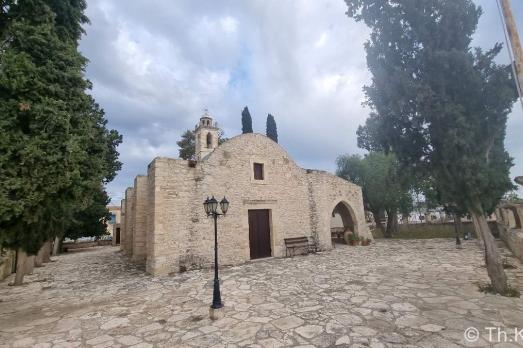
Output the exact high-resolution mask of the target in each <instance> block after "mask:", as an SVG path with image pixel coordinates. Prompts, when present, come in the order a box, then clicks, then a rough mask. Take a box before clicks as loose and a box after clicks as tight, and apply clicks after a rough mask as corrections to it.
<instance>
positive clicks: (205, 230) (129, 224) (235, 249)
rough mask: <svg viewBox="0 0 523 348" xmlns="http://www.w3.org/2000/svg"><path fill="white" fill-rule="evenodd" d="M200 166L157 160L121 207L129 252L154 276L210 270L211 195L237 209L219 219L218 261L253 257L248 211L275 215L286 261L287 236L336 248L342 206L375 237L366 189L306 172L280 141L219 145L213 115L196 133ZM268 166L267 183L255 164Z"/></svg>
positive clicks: (249, 139) (272, 225) (275, 242)
mask: <svg viewBox="0 0 523 348" xmlns="http://www.w3.org/2000/svg"><path fill="white" fill-rule="evenodd" d="M196 139H197V141H196V154H198V157H197V159H198V160H197V161H193V160H191V161H187V160H182V159H173V158H166V157H157V158H155V159H154V160H153V161H152V162H151V163H150V164H149V166H148V168H147V175H146V176H138V177H137V178H136V180H135V182H134V187H132V188H128V189H127V190H126V192H125V202H122V214H123V216H124V218H123V220H124V221H125V222H124V223H123V224H122V233H121V235H122V237H121V238H122V243H121V248H122V249H123V251H124V252H125V253H126V254H128V255H129V256H131V257H132V259H133V260H135V261H145V263H146V270H147V271H148V272H149V273H152V274H155V275H162V274H169V273H173V272H179V271H183V270H186V269H193V268H201V267H206V266H210V265H211V264H212V258H213V248H214V234H213V231H214V230H213V222H212V219H209V218H208V217H207V216H206V215H205V212H204V209H203V205H202V203H203V201H204V200H205V199H206V197H208V196H209V197H210V196H212V195H214V196H215V197H216V199H218V200H220V199H221V198H222V197H224V196H226V197H227V199H228V200H229V202H230V207H229V211H228V213H227V215H226V216H225V217H220V219H219V221H218V234H219V237H218V242H219V245H220V249H219V250H220V255H219V261H220V263H221V264H224V265H227V264H229V265H233V264H241V263H243V262H245V261H248V260H250V244H249V243H250V240H249V238H250V237H249V229H250V226H249V219H248V213H249V210H257V209H266V210H268V211H269V222H268V224H269V229H270V233H269V235H270V250H271V255H270V256H273V257H282V256H285V243H284V238H290V237H302V236H306V237H310V238H312V240H315V241H316V242H317V244H318V246H319V247H320V249H323V250H326V249H330V248H332V242H331V233H330V224H331V219H332V216H333V210H334V209H335V207H336V206H337V205H338V204H339V203H342V205H343V206H344V207H345V208H346V211H347V212H348V213H347V214H349V215H350V216H349V217H348V220H350V221H351V224H350V225H349V226H348V228H350V229H351V230H354V231H355V232H357V233H358V234H359V235H360V236H363V237H368V238H372V236H371V234H370V233H369V231H368V228H367V226H366V224H365V217H364V211H363V201H362V195H361V188H360V187H359V186H357V185H354V184H352V183H350V182H348V181H346V180H344V179H341V178H339V177H336V176H334V175H332V174H330V173H327V172H324V171H319V170H310V169H303V168H300V167H299V166H298V165H296V163H295V162H294V161H293V160H292V158H290V156H289V154H288V153H287V152H286V151H285V150H284V149H283V148H282V147H281V146H280V145H278V144H277V143H275V142H274V141H272V140H271V139H269V138H267V137H266V136H264V135H261V134H242V135H239V136H236V137H234V138H232V139H229V140H228V141H227V142H225V143H223V144H222V145H220V146H218V140H217V139H218V128H216V126H215V124H214V123H213V122H212V119H211V118H210V117H209V116H208V115H207V114H206V115H204V116H203V117H202V118H201V119H200V124H199V125H198V126H197V128H196ZM255 163H256V164H261V165H263V179H262V180H259V179H256V178H255V175H254V171H253V166H254V164H255Z"/></svg>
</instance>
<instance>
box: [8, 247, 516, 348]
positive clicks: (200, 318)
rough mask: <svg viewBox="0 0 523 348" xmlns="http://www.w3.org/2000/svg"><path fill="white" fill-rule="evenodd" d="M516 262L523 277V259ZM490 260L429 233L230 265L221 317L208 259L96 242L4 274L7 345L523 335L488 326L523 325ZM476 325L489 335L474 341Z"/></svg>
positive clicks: (423, 342)
mask: <svg viewBox="0 0 523 348" xmlns="http://www.w3.org/2000/svg"><path fill="white" fill-rule="evenodd" d="M509 262H510V263H511V264H513V265H515V266H516V267H517V268H516V269H512V270H507V272H508V274H509V277H510V279H511V282H512V283H513V284H514V285H516V286H517V287H519V288H520V289H523V287H522V284H523V272H522V271H523V266H522V265H521V264H520V263H518V262H517V261H516V259H513V258H509ZM482 264H483V263H482V254H481V252H480V251H479V250H478V249H477V247H476V246H475V244H474V243H473V242H468V244H466V245H465V248H464V249H463V250H456V249H455V247H454V245H453V242H452V241H451V240H427V241H379V242H377V243H376V244H373V245H371V246H369V247H349V246H344V245H338V247H337V248H336V249H335V250H333V251H331V252H325V253H320V254H316V255H309V256H302V257H295V258H293V259H268V260H263V261H258V262H252V263H248V264H245V265H241V266H237V267H227V268H224V269H223V270H222V272H221V279H222V283H223V285H222V297H223V299H224V302H225V306H226V307H225V317H224V318H223V319H220V320H217V321H214V322H213V321H211V320H210V319H208V307H209V304H210V301H211V298H212V272H211V270H204V271H189V272H186V273H183V274H180V275H175V276H170V277H164V278H154V277H152V276H149V275H147V274H145V273H144V271H143V269H142V268H139V267H136V266H134V265H132V264H130V263H129V262H128V261H127V260H126V259H125V257H123V256H122V255H121V253H120V252H119V250H118V248H113V247H99V248H96V249H91V250H88V251H83V252H75V253H70V254H67V255H62V256H60V257H58V258H56V262H52V263H50V264H47V265H46V266H45V267H43V268H39V269H35V274H34V275H32V276H27V277H26V280H27V285H24V286H21V287H10V286H8V285H7V283H8V281H10V280H11V278H9V279H8V280H6V281H3V282H0V347H4V346H5V347H25V346H27V347H29V346H31V347H80V346H87V347H90V346H94V347H124V346H133V347H240V346H249V347H281V346H309V347H312V346H318V347H329V346H350V347H369V346H370V347H457V346H487V347H488V346H496V347H516V346H523V337H520V338H519V343H516V342H513V343H498V342H499V340H497V339H498V337H497V334H496V332H494V331H492V336H493V337H490V338H493V339H494V340H493V342H491V343H489V334H488V330H486V329H485V328H486V327H498V326H501V327H505V328H509V327H518V328H520V329H523V300H522V299H514V298H505V297H501V296H493V295H485V294H483V293H480V292H478V290H477V286H476V285H475V284H474V282H477V281H486V280H487V276H486V270H485V268H484V267H482ZM468 327H476V328H478V329H479V330H480V333H481V335H482V337H480V338H479V339H478V340H477V341H475V342H474V343H468V342H467V341H466V340H465V339H464V330H465V329H466V328H468ZM507 334H508V340H510V339H512V340H514V338H513V337H514V336H513V331H509V330H508V329H507ZM522 336H523V333H522ZM500 338H501V340H502V341H503V340H504V339H503V336H502V337H500Z"/></svg>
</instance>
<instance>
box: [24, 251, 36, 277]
mask: <svg viewBox="0 0 523 348" xmlns="http://www.w3.org/2000/svg"><path fill="white" fill-rule="evenodd" d="M34 268H35V256H34V255H31V256H27V262H26V263H25V274H33V271H34Z"/></svg>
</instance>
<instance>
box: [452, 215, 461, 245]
mask: <svg viewBox="0 0 523 348" xmlns="http://www.w3.org/2000/svg"><path fill="white" fill-rule="evenodd" d="M454 232H456V248H457V249H461V248H462V246H461V240H460V239H459V235H460V232H461V216H458V214H456V213H454Z"/></svg>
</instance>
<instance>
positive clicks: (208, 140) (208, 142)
mask: <svg viewBox="0 0 523 348" xmlns="http://www.w3.org/2000/svg"><path fill="white" fill-rule="evenodd" d="M211 147H212V134H211V133H207V148H208V149H210V148H211Z"/></svg>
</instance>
